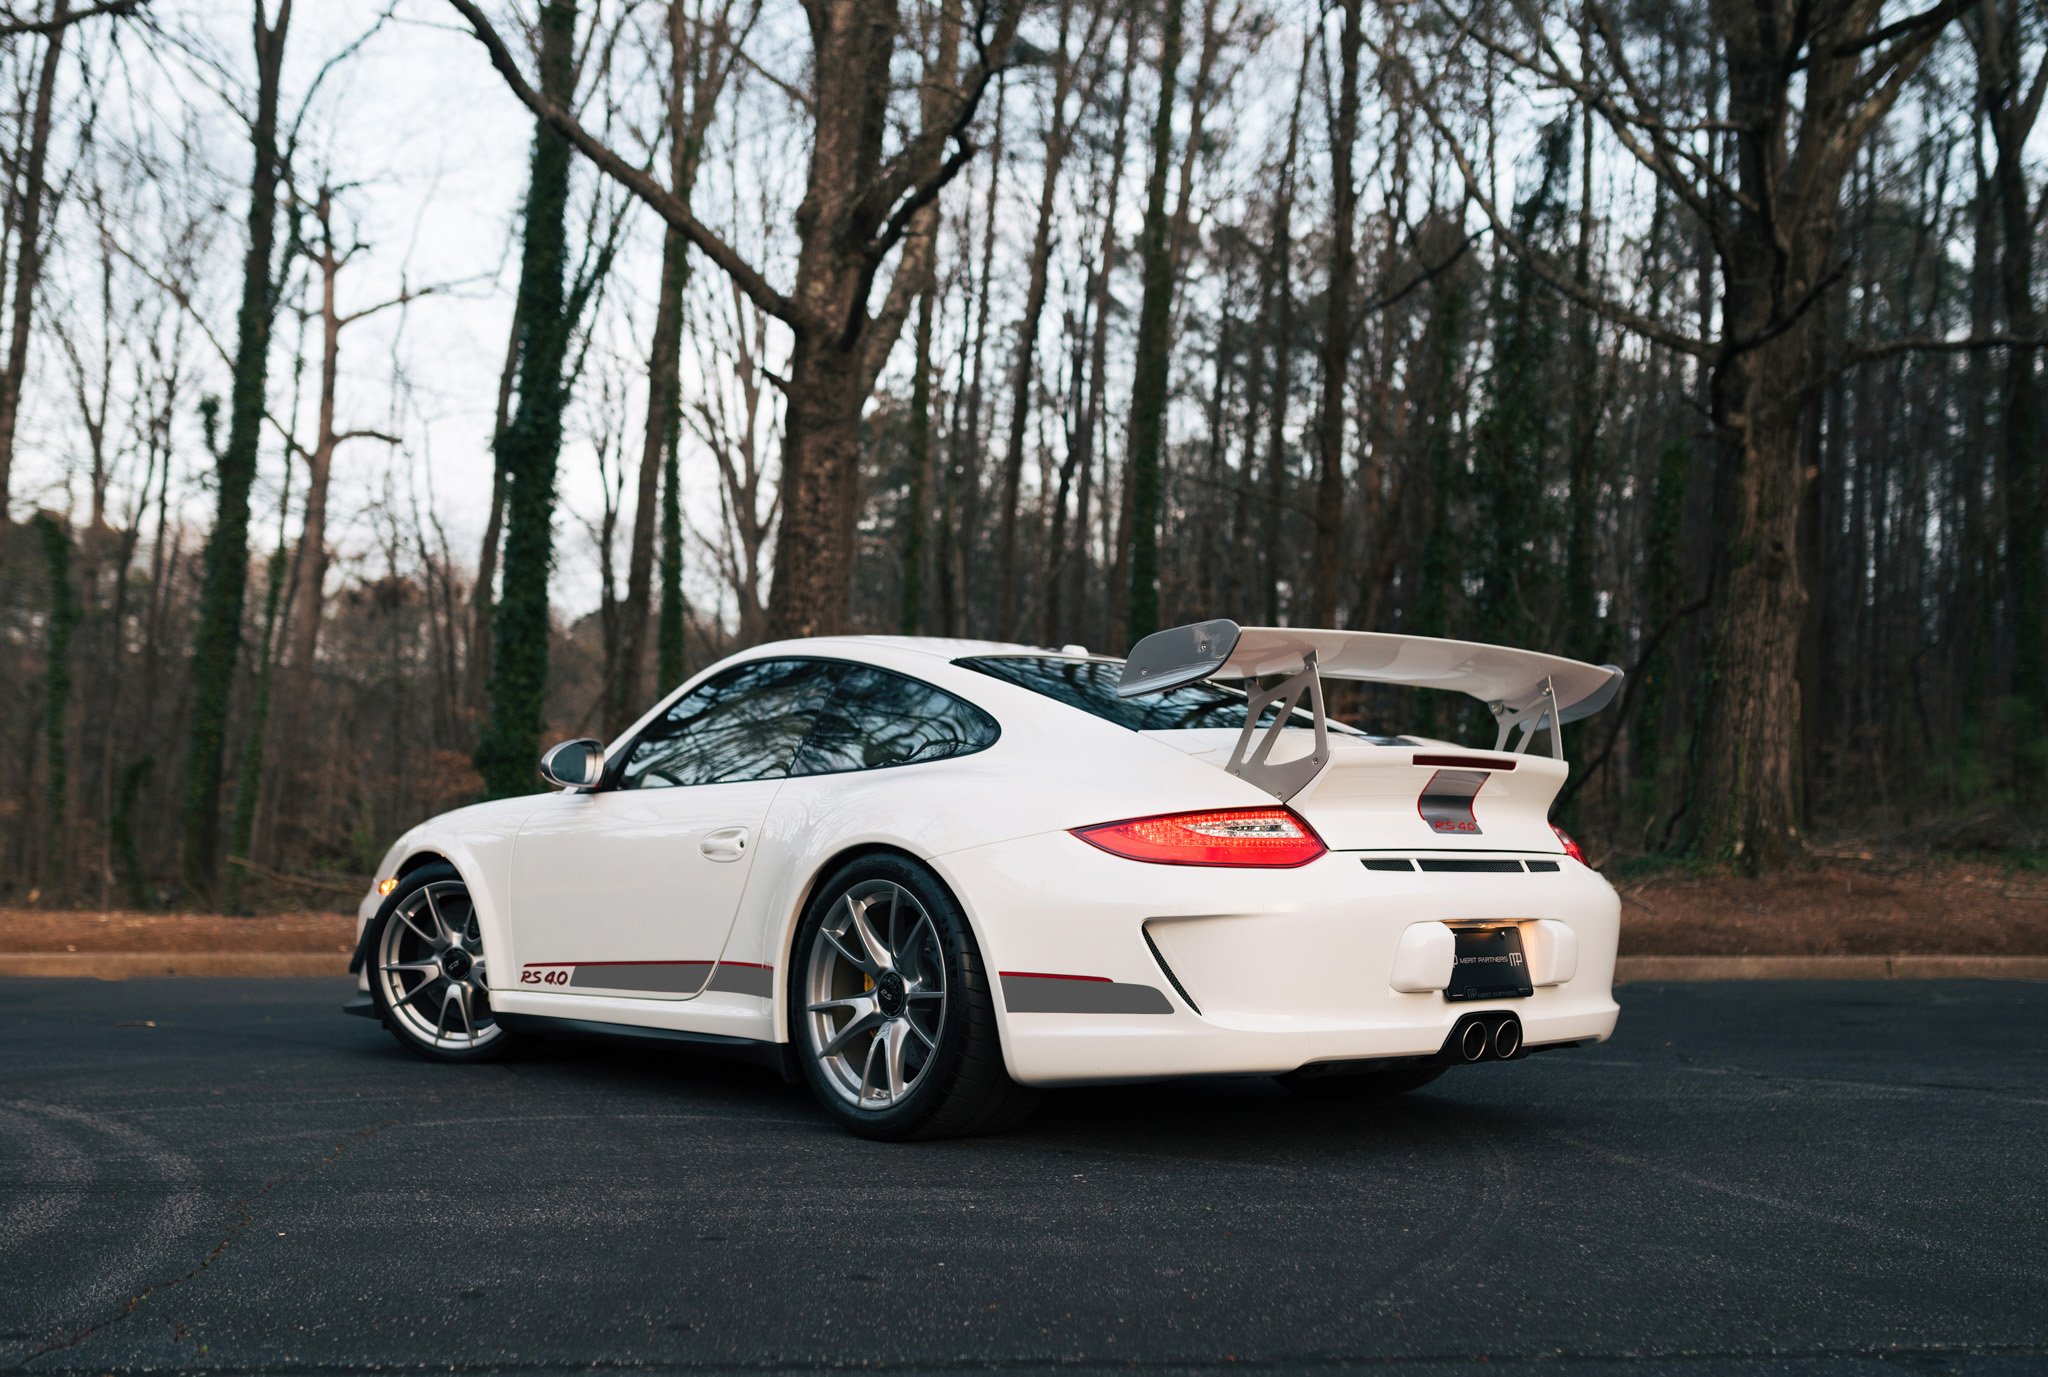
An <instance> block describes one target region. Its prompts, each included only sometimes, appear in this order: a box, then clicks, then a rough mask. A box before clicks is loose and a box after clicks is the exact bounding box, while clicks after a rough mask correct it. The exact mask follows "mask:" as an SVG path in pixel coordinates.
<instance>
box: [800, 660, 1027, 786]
mask: <svg viewBox="0 0 2048 1377" xmlns="http://www.w3.org/2000/svg"><path fill="white" fill-rule="evenodd" d="M998 734H999V733H998V729H997V727H996V723H995V719H994V718H992V717H990V716H989V715H988V714H987V713H985V712H983V711H982V710H981V709H980V708H977V707H975V706H974V705H973V704H971V703H966V702H963V701H961V700H960V699H958V698H955V697H954V696H953V695H952V694H950V693H947V692H946V691H945V690H943V689H938V688H933V687H932V686H931V685H930V684H925V683H920V682H919V681H917V680H915V679H908V678H905V677H904V676H903V675H900V674H891V673H889V672H888V671H887V670H880V669H871V668H867V667H861V668H858V669H851V670H849V671H848V672H847V674H846V676H845V677H844V678H843V679H841V680H840V681H839V691H838V692H837V693H835V694H834V695H833V696H832V701H831V703H830V704H829V705H827V707H826V708H825V710H824V711H823V712H821V713H819V714H818V717H817V722H816V725H814V726H813V727H812V728H811V734H810V737H809V739H807V740H806V741H805V742H804V744H803V749H802V750H800V751H799V752H797V757H796V764H795V766H794V767H793V768H792V769H791V770H790V773H791V774H792V775H829V774H838V773H841V772H843V771H847V770H880V769H886V768H887V767H889V766H892V765H915V764H919V763H921V762H923V761H929V760H945V759H947V758H948V757H951V756H956V755H967V754H969V753H971V752H974V751H979V750H985V749H987V748H988V747H989V746H992V745H994V744H995V740H996V737H997V735H998Z"/></svg>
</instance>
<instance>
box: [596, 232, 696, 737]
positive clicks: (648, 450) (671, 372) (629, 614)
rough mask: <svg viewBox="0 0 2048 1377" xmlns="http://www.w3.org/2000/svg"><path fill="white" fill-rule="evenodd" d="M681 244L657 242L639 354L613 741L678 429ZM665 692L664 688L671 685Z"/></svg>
mask: <svg viewBox="0 0 2048 1377" xmlns="http://www.w3.org/2000/svg"><path fill="white" fill-rule="evenodd" d="M689 270H690V268H689V245H688V244H687V243H686V242H685V241H684V239H683V236H682V235H680V234H678V233H677V232H676V231H675V230H673V229H671V230H669V231H668V232H667V233H666V234H664V235H663V236H662V240H661V299H660V302H659V303H658V304H657V305H656V307H655V311H654V344H653V347H652V348H650V349H649V350H648V352H647V427H646V430H645V432H644V434H643V437H642V441H641V446H640V478H639V485H638V487H637V488H636V490H635V494H634V499H633V543H632V546H631V547H630V550H629V552H628V554H627V557H626V601H625V605H624V606H623V607H622V608H620V609H619V616H620V621H621V626H620V643H619V657H618V661H617V663H616V664H614V665H613V666H612V673H611V677H610V679H609V680H608V681H607V682H606V684H605V711H604V733H605V735H606V736H607V737H613V736H617V735H618V734H619V733H620V732H623V731H624V730H625V729H626V728H627V727H629V726H631V725H632V723H633V719H634V718H636V717H638V716H639V715H640V694H641V687H640V681H641V678H642V674H643V671H644V669H645V665H646V646H647V623H648V614H649V610H650V604H651V594H652V587H653V582H654V525H655V516H656V508H657V506H658V505H659V504H660V501H661V477H662V471H663V465H664V463H665V462H666V460H667V457H668V455H669V454H670V453H671V452H673V451H674V450H675V449H676V438H677V433H678V431H679V430H680V429H681V425H682V372H681V361H682V343H683V287H684V284H685V283H686V282H687V281H688V280H689ZM671 687H672V686H671Z"/></svg>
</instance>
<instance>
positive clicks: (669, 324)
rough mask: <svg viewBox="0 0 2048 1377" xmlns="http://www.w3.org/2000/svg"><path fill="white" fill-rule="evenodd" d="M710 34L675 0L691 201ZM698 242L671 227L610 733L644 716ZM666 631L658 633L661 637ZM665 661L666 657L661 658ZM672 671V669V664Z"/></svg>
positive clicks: (676, 110)
mask: <svg viewBox="0 0 2048 1377" xmlns="http://www.w3.org/2000/svg"><path fill="white" fill-rule="evenodd" d="M708 28H709V34H708V36H706V37H703V38H699V39H693V38H692V37H691V34H690V26H689V23H688V21H687V18H686V16H685V14H684V11H683V4H682V0H669V7H668V51H669V78H668V80H669V90H668V126H669V186H670V188H671V189H672V190H673V191H674V193H675V194H676V196H677V197H679V198H680V199H681V200H683V201H684V202H685V203H687V202H688V201H689V199H690V197H691V195H692V194H693V193H694V192H695V190H696V185H697V168H698V164H699V160H700V158H701V156H702V153H703V143H704V130H705V128H706V127H707V125H708V123H709V120H710V115H711V110H712V107H713V106H714V105H715V104H716V102H717V99H718V95H719V93H720V91H721V90H722V89H723V88H724V84H725V78H726V76H727V75H728V74H729V73H730V72H731V70H732V63H731V56H730V52H729V48H730V43H731V34H730V32H729V30H728V26H727V21H726V16H725V14H724V13H723V12H721V13H720V15H719V16H718V18H717V19H716V20H715V21H714V22H713V23H712V24H711V25H709V26H708ZM689 280H690V258H689V241H688V240H686V239H685V238H684V237H683V235H682V232H681V231H680V230H678V229H676V228H675V227H674V226H673V225H671V226H670V227H669V228H668V230H667V232H666V233H665V234H664V235H663V236H662V241H661V297H660V300H659V302H658V303H657V305H656V307H655V314H654V341H653V345H652V347H651V348H650V349H649V350H648V358H647V428H646V432H645V436H644V439H643V441H642V444H641V451H640V479H639V486H638V489H637V492H636V495H635V498H634V506H633V543H632V547H631V552H630V554H629V555H628V557H627V563H626V602H625V606H624V607H623V608H622V609H620V615H621V618H622V621H623V623H624V625H623V627H622V632H623V635H622V639H621V644H620V648H619V659H618V663H617V664H616V665H615V666H614V667H613V674H612V677H611V680H610V682H609V683H608V684H607V685H606V695H605V731H606V734H607V735H616V734H618V733H619V732H622V731H624V730H625V729H626V728H627V727H628V726H629V725H631V723H632V721H633V719H634V718H635V717H636V716H638V715H639V709H638V706H637V705H638V703H639V697H640V692H641V687H640V683H641V679H642V677H643V669H644V665H645V662H646V658H647V654H646V644H647V624H648V620H649V612H650V602H651V598H652V584H653V574H654V527H655V516H656V513H655V507H656V505H657V503H659V502H660V501H661V500H662V496H661V495H662V493H663V491H664V488H663V483H662V479H663V477H664V475H665V473H666V471H667V466H668V465H669V464H670V463H672V462H677V460H676V447H677V443H678V438H679V436H680V434H681V431H682V372H681V367H682V338H683V291H684V288H685V287H687V286H688V285H689ZM668 535H669V532H668V528H667V524H666V516H665V514H664V517H663V527H662V538H663V560H664V565H663V571H662V572H663V574H664V577H665V576H666V573H667V566H666V560H667V550H668ZM675 537H676V572H677V582H676V586H675V588H674V589H673V590H671V589H670V587H669V586H668V584H667V583H666V582H664V583H663V585H662V589H661V593H662V607H663V610H664V615H665V614H666V610H667V609H668V608H669V607H670V606H671V605H673V606H674V607H675V609H676V614H677V616H678V617H680V616H681V608H682V584H681V571H682V550H681V542H682V530H681V518H680V511H679V512H678V519H677V529H676V532H675ZM664 634H671V633H669V632H667V631H666V629H665V628H664V629H658V630H657V632H656V638H657V640H658V639H659V638H660V637H661V636H662V635H664ZM672 634H673V635H674V637H675V639H676V642H677V644H676V645H675V647H674V649H675V656H674V659H675V669H676V674H677V677H676V678H675V679H670V678H669V677H668V676H667V675H666V673H664V674H663V676H662V686H663V687H664V688H671V687H674V686H675V684H676V683H677V682H680V676H681V672H682V658H681V657H682V651H681V631H680V624H679V625H678V629H677V630H676V631H675V632H674V633H672ZM657 659H660V654H659V651H657ZM663 667H664V669H666V667H667V666H666V664H664V666H663Z"/></svg>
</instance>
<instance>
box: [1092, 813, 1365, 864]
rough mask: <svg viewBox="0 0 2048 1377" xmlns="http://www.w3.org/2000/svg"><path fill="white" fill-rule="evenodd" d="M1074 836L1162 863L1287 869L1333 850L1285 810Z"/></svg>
mask: <svg viewBox="0 0 2048 1377" xmlns="http://www.w3.org/2000/svg"><path fill="white" fill-rule="evenodd" d="M1074 835H1075V836H1077V837H1079V838H1080V839H1081V840H1082V841H1084V842H1087V843H1088V844H1089V845H1090V846H1099V847H1101V848H1102V849H1103V850H1104V851H1107V852H1109V853H1110V854H1111V855H1112V856H1122V857H1124V858H1125V859H1127V860H1133V861H1152V862H1154V863H1156V864H1159V865H1234V866H1259V867H1263V868H1265V869H1269V870H1285V869H1288V868H1290V867H1293V866H1297V865H1307V864H1308V863H1309V862H1310V861H1312V860H1314V859H1315V858H1316V857H1318V856H1320V855H1322V854H1323V853H1324V852H1325V851H1327V850H1329V848H1328V847H1327V846H1324V845H1323V839H1322V838H1321V837H1318V836H1317V835H1316V834H1315V829H1314V828H1312V827H1310V826H1309V825H1308V824H1307V823H1305V822H1303V821H1302V820H1301V819H1300V818H1298V817H1296V816H1295V815H1294V814H1293V813H1292V812H1290V811H1289V810H1287V809H1285V808H1230V809H1225V810H1222V811H1219V812H1212V813H1161V814H1159V815H1158V816H1157V817H1150V818H1131V819H1129V820H1128V821H1125V822H1105V823H1103V824H1101V825H1100V826H1097V827H1077V828H1075V829H1074Z"/></svg>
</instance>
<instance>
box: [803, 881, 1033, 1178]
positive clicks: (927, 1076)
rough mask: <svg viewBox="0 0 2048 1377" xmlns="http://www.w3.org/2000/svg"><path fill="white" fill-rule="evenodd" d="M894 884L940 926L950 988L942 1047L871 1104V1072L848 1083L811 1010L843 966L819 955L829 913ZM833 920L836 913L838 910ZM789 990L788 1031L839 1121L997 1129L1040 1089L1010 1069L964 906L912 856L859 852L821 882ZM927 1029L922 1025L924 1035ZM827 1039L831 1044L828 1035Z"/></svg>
mask: <svg viewBox="0 0 2048 1377" xmlns="http://www.w3.org/2000/svg"><path fill="white" fill-rule="evenodd" d="M888 886H894V887H895V888H896V889H898V890H900V891H902V892H903V893H904V894H907V895H908V896H909V897H910V898H911V899H912V900H914V901H915V907H916V908H918V909H921V910H922V914H920V915H917V916H918V917H919V918H922V917H923V916H927V915H928V916H929V918H930V921H931V925H932V927H933V929H935V935H936V943H935V947H936V950H937V952H938V955H939V957H940V959H942V961H943V969H944V985H943V991H944V993H943V995H942V996H941V997H940V998H939V1009H940V1012H939V1013H938V1014H937V1015H936V1016H935V1017H934V1026H935V1027H936V1029H937V1031H936V1036H935V1038H934V1041H935V1043H936V1046H934V1047H932V1048H931V1049H930V1050H929V1052H927V1053H925V1054H924V1060H923V1061H922V1063H921V1065H920V1066H919V1069H918V1070H917V1073H916V1075H915V1077H914V1080H911V1081H909V1082H908V1083H907V1089H906V1090H905V1091H904V1092H903V1093H902V1095H901V1097H900V1098H898V1099H896V1101H895V1102H894V1103H891V1104H888V1105H887V1106H886V1107H875V1106H873V1105H870V1104H868V1103H866V1101H867V1100H868V1098H869V1095H868V1081H867V1080H866V1075H867V1072H866V1071H865V1070H863V1072H862V1080H861V1081H860V1083H859V1085H858V1086H854V1087H852V1088H851V1089H849V1085H848V1082H847V1081H846V1080H845V1079H844V1077H843V1074H842V1073H841V1072H840V1071H836V1070H835V1069H833V1067H832V1066H830V1065H828V1059H827V1057H826V1056H825V1055H823V1054H822V1053H821V1050H820V1048H821V1044H820V1043H819V1040H818V1039H819V1036H820V1032H819V1027H818V1025H819V1022H820V1017H819V1016H814V1012H813V1010H812V1008H811V996H810V991H811V989H812V984H811V982H812V981H813V979H819V980H823V979H825V978H826V975H827V973H829V972H832V971H834V970H837V969H839V968H838V967H836V966H834V965H833V961H834V958H833V957H832V956H831V955H829V954H821V953H822V949H821V942H822V941H824V940H825V939H822V938H821V930H822V929H823V928H824V927H825V925H826V921H827V919H828V917H834V915H835V912H836V911H837V910H839V908H840V906H841V903H842V900H845V899H847V898H848V896H850V895H852V894H854V893H856V892H859V891H863V890H866V891H869V892H878V891H880V890H881V889H884V888H886V887H888ZM895 903H896V900H894V899H892V900H891V905H892V906H891V909H890V914H891V917H890V921H891V922H894V921H895V918H894V914H895V908H894V904H895ZM834 921H839V920H838V919H837V918H836V917H834ZM918 941H920V939H919V938H917V937H916V936H915V934H914V933H907V934H906V942H905V945H906V947H907V946H909V945H910V944H911V943H913V942H918ZM922 950H924V951H925V952H926V953H927V954H926V955H925V956H922V957H919V958H918V963H919V964H921V963H923V962H925V961H928V960H929V959H930V956H929V952H930V950H931V948H929V947H927V948H922ZM814 958H815V959H816V960H820V961H823V962H825V963H826V965H825V966H824V967H823V968H822V969H821V968H814ZM904 964H905V965H906V966H909V965H911V964H913V963H911V962H909V961H906V962H905V963H904ZM892 969H893V967H892ZM841 973H842V974H843V973H844V972H843V971H842V972H841ZM870 979H872V978H871V977H870ZM897 983H898V986H899V987H900V986H901V985H902V982H901V981H900V980H899V981H898V982H897ZM925 983H929V982H925ZM787 991H788V995H789V1009H790V1038H791V1041H792V1043H793V1045H794V1048H795V1051H796V1056H797V1060H798V1061H799V1062H800V1063H801V1064H802V1066H803V1073H804V1079H805V1080H806V1081H808V1082H809V1084H810V1087H811V1091H812V1093H813V1094H815V1095H816V1096H817V1097H818V1102H819V1103H820V1104H822V1105H823V1106H824V1107H825V1110H826V1112H827V1113H829V1114H831V1115H832V1116H833V1117H834V1118H835V1119H837V1120H838V1121H839V1123H840V1124H841V1126H843V1127H844V1128H846V1129H848V1130H849V1131H851V1132H853V1133H856V1134H859V1135H860V1136H861V1137H863V1138H874V1139H880V1140H882V1141H885V1142H905V1141H910V1140H915V1139H932V1138H958V1137H968V1136H972V1135H977V1134H988V1133H1000V1132H1002V1131H1004V1130H1005V1129H1008V1128H1012V1127H1014V1126H1015V1125H1017V1124H1018V1123H1019V1122H1021V1121H1022V1120H1023V1119H1024V1117H1025V1116H1026V1115H1027V1114H1029V1113H1030V1112H1031V1110H1032V1108H1033V1107H1034V1106H1035V1105H1036V1104H1037V1102H1038V1093H1037V1092H1036V1091H1034V1090H1030V1089H1027V1088H1026V1087H1024V1086H1021V1085H1018V1084H1017V1083H1016V1082H1015V1081H1013V1080H1011V1079H1010V1077H1009V1073H1008V1072H1007V1071H1005V1070H1004V1069H1003V1049H1002V1044H1001V1041H1000V1039H999V1037H998V1035H997V1031H996V1012H995V996H994V993H993V990H992V976H991V973H990V972H989V971H988V970H987V969H986V968H985V967H984V966H983V965H982V960H981V950H980V948H979V947H978V946H976V944H975V941H974V934H973V933H972V932H971V931H970V930H969V929H968V926H967V918H966V915H965V914H964V913H962V912H961V909H960V905H959V904H958V903H957V902H956V901H955V900H954V898H953V896H952V894H951V893H949V892H948V891H947V889H946V887H945V886H944V885H943V884H941V883H940V882H939V880H938V878H937V877H936V876H934V875H933V874H932V873H931V872H930V871H928V870H926V869H925V868H924V867H923V866H921V865H918V864H916V863H915V862H913V861H910V860H909V859H907V858H905V857H902V856H898V855H894V854H875V855H870V856H862V857H858V858H856V859H855V860H853V861H850V862H848V863H847V864H845V865H843V866H840V867H839V868H838V869H837V870H835V871H833V872H832V873H831V874H830V875H828V876H826V877H825V879H824V881H823V882H822V883H820V884H819V885H818V886H817V888H816V890H815V891H814V892H813V894H812V897H811V902H810V904H809V905H808V906H807V907H806V908H805V910H804V916H803V919H802V921H801V922H799V923H798V924H797V930H796V941H795V943H794V944H793V945H792V946H791V948H790V960H789V970H788V974H787ZM870 991H872V993H873V995H874V999H875V1007H876V1008H877V1010H878V1012H876V1013H874V1014H871V1015H869V1017H870V1018H879V1017H881V1013H880V1012H879V1010H880V1001H881V998H882V988H881V986H880V985H879V984H873V983H871V984H870ZM926 997H927V998H929V997H930V996H926ZM867 998H868V992H867V991H862V992H856V993H855V994H854V995H852V996H851V999H850V1000H849V1001H847V1002H852V1001H853V1000H861V1001H865V1000H867ZM897 1007H898V1008H899V1009H900V1010H901V1011H902V1012H901V1013H900V1015H898V1018H899V1019H901V1020H908V1019H910V1018H911V1017H912V1015H911V1013H910V1006H909V1005H908V1004H905V1003H903V1002H902V1000H901V997H900V996H899V999H898V1005H897ZM835 1017H838V1015H837V1014H836V1013H834V1014H831V1015H826V1016H824V1021H825V1022H826V1023H828V1024H829V1023H830V1021H831V1019H832V1018H835ZM858 1021H861V1020H860V1019H858V1018H856V1017H855V1016H854V1015H852V1014H851V1013H849V1014H847V1015H846V1017H845V1021H844V1023H841V1024H840V1025H839V1026H838V1031H843V1030H844V1029H845V1028H847V1027H850V1026H851V1025H852V1024H854V1023H855V1022H858ZM923 1035H924V1034H923V1032H922V1031H920V1036H923ZM867 1036H868V1035H867V1034H866V1033H857V1034H855V1035H854V1042H853V1043H851V1044H849V1049H848V1051H847V1052H846V1054H845V1056H844V1057H843V1058H840V1059H839V1060H840V1061H841V1064H842V1067H843V1064H844V1063H845V1062H848V1061H851V1060H852V1059H853V1057H854V1056H855V1055H857V1054H858V1051H859V1049H861V1048H862V1047H864V1046H865V1044H861V1043H860V1042H859V1039H860V1038H862V1037H867ZM873 1041H875V1042H877V1043H879V1042H881V1041H883V1033H882V1031H881V1030H880V1028H878V1029H877V1031H876V1032H875V1033H874V1035H873ZM825 1045H826V1046H828V1047H829V1045H830V1044H829V1043H828V1044H825ZM904 1045H905V1046H907V1047H912V1048H913V1049H914V1048H915V1047H916V1044H911V1043H908V1042H906V1043H905V1044H904ZM870 1056H872V1054H871V1053H870ZM877 1088H878V1090H879V1089H881V1087H877ZM856 1101H859V1102H858V1103H857V1102H856Z"/></svg>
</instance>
